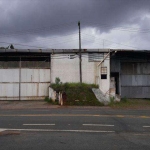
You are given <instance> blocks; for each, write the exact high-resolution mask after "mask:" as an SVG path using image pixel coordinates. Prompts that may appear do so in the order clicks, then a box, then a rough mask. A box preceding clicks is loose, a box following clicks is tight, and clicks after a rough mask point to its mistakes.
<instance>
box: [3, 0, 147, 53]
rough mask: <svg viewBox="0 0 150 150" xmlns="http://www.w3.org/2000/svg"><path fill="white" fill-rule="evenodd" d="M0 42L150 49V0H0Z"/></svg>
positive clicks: (4, 45) (24, 45)
mask: <svg viewBox="0 0 150 150" xmlns="http://www.w3.org/2000/svg"><path fill="white" fill-rule="evenodd" d="M0 10H1V13H0V47H2V46H3V47H6V46H8V45H10V44H13V45H14V47H15V48H22V49H25V48H29V49H32V48H34V49H35V48H43V49H44V48H54V49H57V48H60V49H62V48H63V49H70V48H73V49H76V48H78V47H79V46H78V43H79V40H78V21H80V22H81V40H82V43H81V45H82V48H118V49H122V48H124V49H140V50H150V0H0Z"/></svg>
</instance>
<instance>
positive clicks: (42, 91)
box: [39, 83, 49, 96]
mask: <svg viewBox="0 0 150 150" xmlns="http://www.w3.org/2000/svg"><path fill="white" fill-rule="evenodd" d="M48 88H49V83H41V84H39V96H48Z"/></svg>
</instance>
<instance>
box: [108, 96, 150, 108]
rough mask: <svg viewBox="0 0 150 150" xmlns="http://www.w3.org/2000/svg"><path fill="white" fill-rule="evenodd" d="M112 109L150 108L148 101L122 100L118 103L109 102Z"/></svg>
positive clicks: (149, 101) (149, 100)
mask: <svg viewBox="0 0 150 150" xmlns="http://www.w3.org/2000/svg"><path fill="white" fill-rule="evenodd" d="M109 106H110V107H112V108H131V109H134V108H135V109H136V108H146V107H150V99H127V98H126V97H124V98H122V99H121V101H120V102H114V101H113V102H112V101H111V102H110V104H109Z"/></svg>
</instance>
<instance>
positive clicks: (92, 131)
mask: <svg viewBox="0 0 150 150" xmlns="http://www.w3.org/2000/svg"><path fill="white" fill-rule="evenodd" d="M5 130H8V131H30V132H84V133H114V132H115V131H99V130H48V129H5Z"/></svg>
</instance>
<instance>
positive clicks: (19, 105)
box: [0, 100, 60, 110]
mask: <svg viewBox="0 0 150 150" xmlns="http://www.w3.org/2000/svg"><path fill="white" fill-rule="evenodd" d="M59 107H60V106H59V105H51V104H49V103H47V102H45V101H36V100H35V101H0V110H4V109H44V108H59Z"/></svg>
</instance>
